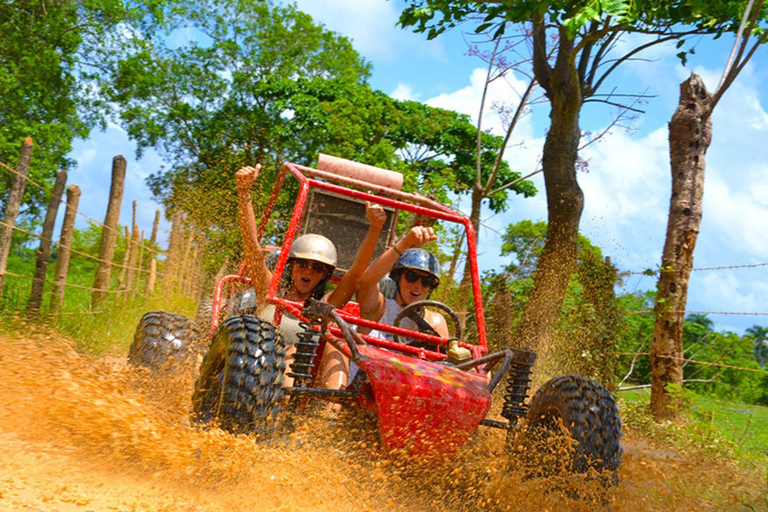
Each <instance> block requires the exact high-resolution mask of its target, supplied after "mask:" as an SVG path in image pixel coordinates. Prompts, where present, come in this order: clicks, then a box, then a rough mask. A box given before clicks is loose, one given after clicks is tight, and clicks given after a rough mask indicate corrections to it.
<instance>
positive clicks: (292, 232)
mask: <svg viewBox="0 0 768 512" xmlns="http://www.w3.org/2000/svg"><path fill="white" fill-rule="evenodd" d="M302 171H304V172H302ZM287 172H290V173H291V175H293V176H294V177H295V178H296V179H298V180H299V182H300V187H299V195H298V197H297V198H296V206H295V207H294V210H293V215H291V219H290V222H289V224H288V229H287V230H286V234H285V239H284V240H283V245H282V247H283V249H287V248H289V247H290V246H291V244H292V243H293V240H294V238H295V237H296V232H297V230H298V228H299V226H300V225H301V222H302V220H303V218H304V215H305V211H304V210H305V207H306V204H307V200H308V198H309V192H310V189H311V188H317V189H320V190H326V191H329V192H334V193H337V194H341V195H343V196H347V197H352V198H355V199H359V200H363V201H370V202H372V203H377V204H381V205H383V206H389V207H392V208H395V209H397V210H405V211H408V212H412V213H416V214H422V215H425V216H427V217H433V218H436V219H439V220H445V221H448V222H454V223H457V224H462V225H463V226H464V229H465V230H466V234H467V243H468V248H469V251H468V257H469V258H468V260H469V265H470V270H471V275H472V292H473V298H474V301H475V311H476V321H477V330H478V340H477V344H469V343H462V346H465V347H466V348H468V349H470V350H471V351H472V355H473V357H474V358H477V357H481V356H483V355H485V354H486V353H487V352H488V343H487V338H486V332H485V315H484V313H483V303H482V298H481V292H480V278H479V270H478V265H477V244H476V242H475V231H474V228H473V226H472V223H471V222H470V221H469V219H467V218H466V217H464V216H462V215H460V214H458V213H455V212H453V211H452V210H450V209H448V208H447V207H445V206H443V205H441V204H439V203H437V202H435V201H433V200H431V199H429V198H426V197H423V196H419V195H415V194H409V193H407V192H401V191H399V190H393V189H389V188H386V187H382V186H380V185H374V184H370V183H366V182H363V181H360V180H356V179H353V178H347V177H344V176H338V175H335V174H332V173H329V172H325V171H319V170H317V169H311V168H308V167H304V166H299V165H296V164H292V163H285V164H283V166H282V167H281V169H280V172H279V173H278V176H277V179H276V182H275V185H274V187H273V188H272V193H271V194H270V197H269V201H268V203H267V207H266V209H265V210H264V213H263V214H262V216H261V221H260V223H259V228H258V237H259V239H261V237H262V235H263V234H264V231H265V230H266V226H267V223H268V222H269V217H270V216H271V214H272V210H273V208H274V206H275V203H276V202H277V195H278V193H279V192H280V189H281V188H282V185H283V181H284V178H285V175H286V174H287ZM305 174H311V175H314V176H317V177H322V178H324V179H329V180H334V181H336V182H338V183H342V184H346V185H351V186H360V187H365V188H367V189H368V190H373V191H375V192H378V193H381V194H387V195H389V196H393V197H397V198H398V199H393V198H391V197H386V196H381V195H375V194H371V193H368V192H363V191H360V190H355V189H351V188H347V187H344V186H341V185H337V184H334V183H328V182H325V181H318V180H317V179H314V178H308V177H307V176H305ZM406 200H407V201H412V202H414V203H419V204H411V203H407V202H404V201H406ZM288 252H289V251H288V250H282V251H281V252H280V257H279V258H278V260H277V265H276V266H275V271H274V274H273V278H272V282H271V283H270V285H269V290H268V291H267V301H268V302H269V303H271V304H275V305H276V312H275V317H276V318H275V321H276V322H279V317H280V316H281V314H282V311H283V310H287V311H289V312H290V313H291V314H292V315H294V316H296V317H297V318H302V316H301V308H302V304H301V303H298V302H293V301H289V300H286V299H283V298H280V297H278V296H277V293H278V287H279V285H280V276H282V274H283V271H284V270H285V265H286V263H287V262H288ZM244 270H245V269H244V266H241V268H240V273H239V274H238V275H236V276H225V277H223V278H222V279H221V280H219V282H218V283H216V290H215V292H214V299H213V319H212V322H211V324H212V325H211V336H213V333H214V332H215V331H216V329H217V327H218V323H219V320H218V319H219V311H220V310H221V298H222V293H223V287H224V285H225V284H227V283H229V282H234V281H237V282H241V283H244V284H250V282H251V281H250V279H248V278H247V277H245V275H244ZM339 314H340V315H341V316H342V317H343V318H344V319H345V320H346V321H347V322H349V323H351V324H354V325H359V326H362V327H369V328H371V329H376V330H380V331H384V332H390V333H394V334H398V335H400V336H407V337H409V338H412V339H419V340H423V341H429V342H432V343H435V344H438V345H445V340H443V339H442V338H439V337H437V336H430V335H428V334H423V333H414V332H413V331H409V330H407V329H400V328H396V327H393V326H391V325H385V324H381V323H378V322H372V321H369V320H365V319H363V318H358V317H356V316H353V315H350V314H348V313H346V312H345V311H344V310H341V311H339ZM329 331H330V333H331V334H333V335H334V336H335V337H338V338H341V331H340V330H339V329H338V328H335V327H330V328H329ZM362 337H363V339H364V340H365V341H367V342H369V343H370V344H371V345H375V346H380V347H383V348H390V349H394V350H397V351H400V352H407V353H410V354H413V355H416V356H418V357H419V358H420V359H429V360H442V359H445V354H442V353H440V352H436V351H431V350H425V349H420V348H416V347H412V346H409V345H402V344H399V343H394V342H390V341H387V340H383V339H381V338H375V337H370V336H362ZM341 347H342V349H346V347H345V346H344V344H341ZM344 351H345V352H347V350H344ZM347 355H349V354H347Z"/></svg>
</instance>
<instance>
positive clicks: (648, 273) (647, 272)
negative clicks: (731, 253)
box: [622, 263, 768, 277]
mask: <svg viewBox="0 0 768 512" xmlns="http://www.w3.org/2000/svg"><path fill="white" fill-rule="evenodd" d="M757 267H768V263H753V264H749V265H723V266H720V267H698V268H692V269H691V272H701V271H705V270H733V269H740V268H757ZM659 272H660V270H659V269H656V270H652V269H647V270H641V271H636V272H622V274H624V275H645V276H648V277H652V276H655V275H657V274H658V273H659ZM665 272H680V270H672V269H670V270H665Z"/></svg>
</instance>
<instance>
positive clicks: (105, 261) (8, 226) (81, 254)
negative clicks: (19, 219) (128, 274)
mask: <svg viewBox="0 0 768 512" xmlns="http://www.w3.org/2000/svg"><path fill="white" fill-rule="evenodd" d="M0 226H5V227H7V228H11V229H14V230H16V231H21V232H22V233H26V234H28V235H30V236H33V237H35V238H37V239H42V238H43V236H42V235H39V234H37V233H33V232H32V231H29V230H27V229H24V228H20V227H18V226H10V225H9V224H8V223H7V222H5V221H2V220H0ZM51 242H52V243H54V244H56V245H57V246H59V247H60V248H62V249H69V250H70V251H71V252H73V253H75V254H78V255H80V256H83V257H84V258H89V259H92V260H94V261H98V262H99V263H105V264H108V265H111V266H113V267H116V268H121V269H123V268H124V269H125V270H138V271H139V272H149V270H147V269H143V268H140V267H130V266H128V265H123V264H122V263H114V262H109V261H107V260H103V259H101V258H98V257H96V256H93V255H92V254H88V253H85V252H82V251H79V250H77V249H74V248H72V247H71V246H69V247H67V246H65V245H62V244H61V243H59V242H58V241H56V240H51ZM157 275H158V276H160V277H167V276H170V274H167V273H162V272H158V274H157Z"/></svg>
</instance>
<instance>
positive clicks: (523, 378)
mask: <svg viewBox="0 0 768 512" xmlns="http://www.w3.org/2000/svg"><path fill="white" fill-rule="evenodd" d="M535 361H536V353H535V352H531V351H529V350H516V351H515V356H514V358H513V360H512V365H511V367H510V369H509V373H507V383H506V386H505V389H506V392H505V393H504V406H503V407H502V409H501V416H502V417H503V418H504V419H506V420H507V421H509V426H510V427H513V426H515V425H517V420H518V419H520V418H523V417H525V415H526V413H527V412H528V406H527V405H526V404H525V400H526V399H527V398H528V391H530V389H531V374H532V373H533V363H534V362H535Z"/></svg>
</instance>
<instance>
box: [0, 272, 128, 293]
mask: <svg viewBox="0 0 768 512" xmlns="http://www.w3.org/2000/svg"><path fill="white" fill-rule="evenodd" d="M0 275H6V276H11V277H19V278H22V279H28V280H30V281H34V279H35V278H34V277H32V276H25V275H22V274H16V273H14V272H8V271H7V270H6V271H5V272H0ZM43 282H44V283H48V284H50V285H52V286H57V285H58V283H56V282H55V281H51V280H49V279H43ZM63 284H64V286H66V287H69V288H80V289H82V290H89V291H99V292H104V293H128V292H133V291H139V289H138V288H131V289H130V290H102V289H100V288H93V287H92V286H85V285H82V284H74V283H66V282H65V283H63Z"/></svg>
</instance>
